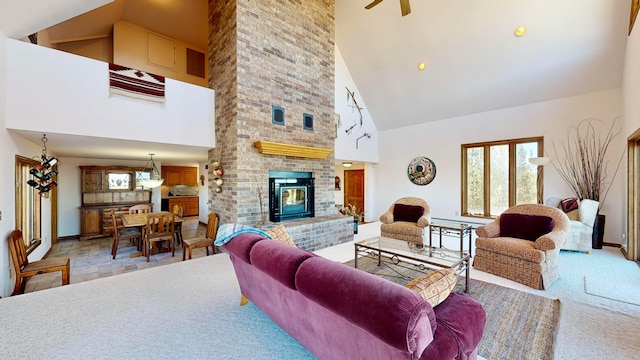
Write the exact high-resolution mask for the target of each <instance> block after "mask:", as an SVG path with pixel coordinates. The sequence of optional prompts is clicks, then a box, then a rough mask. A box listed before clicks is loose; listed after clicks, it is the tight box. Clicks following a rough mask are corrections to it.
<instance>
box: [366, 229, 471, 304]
mask: <svg viewBox="0 0 640 360" xmlns="http://www.w3.org/2000/svg"><path fill="white" fill-rule="evenodd" d="M354 245H355V260H354V267H355V268H358V259H362V258H365V257H366V258H370V259H374V261H377V264H378V266H386V267H388V268H390V269H393V271H394V272H395V273H396V274H398V275H399V276H402V273H404V272H405V271H406V270H410V271H416V272H420V273H425V274H426V273H429V272H432V271H435V270H440V269H454V270H455V271H456V273H457V274H458V275H461V274H462V273H463V272H464V277H465V283H464V292H465V293H468V292H469V259H470V258H471V257H470V256H469V253H467V252H464V251H457V250H449V249H445V248H434V247H429V246H421V247H417V246H412V244H409V243H408V242H406V241H401V240H396V239H391V238H386V237H381V236H378V237H374V238H371V239H367V240H362V241H358V242H356V243H355V244H354Z"/></svg>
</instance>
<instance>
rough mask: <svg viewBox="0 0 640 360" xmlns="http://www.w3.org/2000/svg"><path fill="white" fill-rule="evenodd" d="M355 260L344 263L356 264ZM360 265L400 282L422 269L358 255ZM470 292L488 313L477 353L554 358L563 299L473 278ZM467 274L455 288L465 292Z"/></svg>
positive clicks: (509, 358)
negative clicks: (561, 300)
mask: <svg viewBox="0 0 640 360" xmlns="http://www.w3.org/2000/svg"><path fill="white" fill-rule="evenodd" d="M353 263H354V262H353V260H352V261H348V262H346V263H345V264H347V265H350V266H353ZM358 268H360V269H363V270H365V271H367V272H369V273H372V274H376V275H379V276H382V277H384V278H386V279H388V280H391V281H394V282H396V283H399V284H401V285H405V284H406V283H407V282H408V278H411V277H417V276H419V275H420V274H422V273H421V272H418V271H416V270H412V269H406V268H401V267H395V266H386V265H381V266H378V265H377V261H375V260H373V259H370V258H359V259H358ZM469 287H470V290H469V293H468V294H466V295H468V296H471V297H472V298H474V299H476V300H477V301H478V302H479V303H480V304H482V307H483V308H484V311H485V312H486V314H487V323H486V326H485V330H484V334H483V337H482V342H481V343H480V345H479V347H478V354H479V355H480V356H482V357H485V358H487V359H492V360H493V359H498V360H502V359H504V360H512V359H519V360H522V359H532V360H533V359H536V360H542V359H553V353H554V346H555V339H556V333H557V330H558V321H559V318H560V300H557V299H549V298H545V297H542V296H537V295H533V294H529V293H526V292H523V291H518V290H514V289H509V288H506V287H502V286H498V285H495V284H491V283H487V282H483V281H479V280H474V279H470V280H469ZM463 290H464V277H458V285H457V286H456V288H455V289H454V291H456V292H459V293H463Z"/></svg>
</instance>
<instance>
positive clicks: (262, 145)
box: [253, 140, 333, 159]
mask: <svg viewBox="0 0 640 360" xmlns="http://www.w3.org/2000/svg"><path fill="white" fill-rule="evenodd" d="M253 145H255V147H256V149H258V152H259V153H261V154H268V155H283V156H297V157H304V158H313V159H326V158H327V156H329V154H331V152H332V151H333V149H325V148H317V147H311V146H302V145H290V144H283V143H277V142H272V141H262V140H260V141H256V142H254V143H253Z"/></svg>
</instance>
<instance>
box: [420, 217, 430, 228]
mask: <svg viewBox="0 0 640 360" xmlns="http://www.w3.org/2000/svg"><path fill="white" fill-rule="evenodd" d="M430 223H431V216H430V215H422V216H421V217H420V219H418V223H417V225H418V227H420V228H423V229H424V228H426V227H427V226H429V224H430Z"/></svg>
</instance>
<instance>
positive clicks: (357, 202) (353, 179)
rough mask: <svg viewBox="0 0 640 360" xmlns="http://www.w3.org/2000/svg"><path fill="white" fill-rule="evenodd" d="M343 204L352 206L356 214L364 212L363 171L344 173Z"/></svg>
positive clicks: (346, 171)
mask: <svg viewBox="0 0 640 360" xmlns="http://www.w3.org/2000/svg"><path fill="white" fill-rule="evenodd" d="M344 204H345V205H347V204H352V205H353V206H355V207H356V211H358V212H363V211H364V209H365V207H364V205H365V204H364V170H345V171H344Z"/></svg>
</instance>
